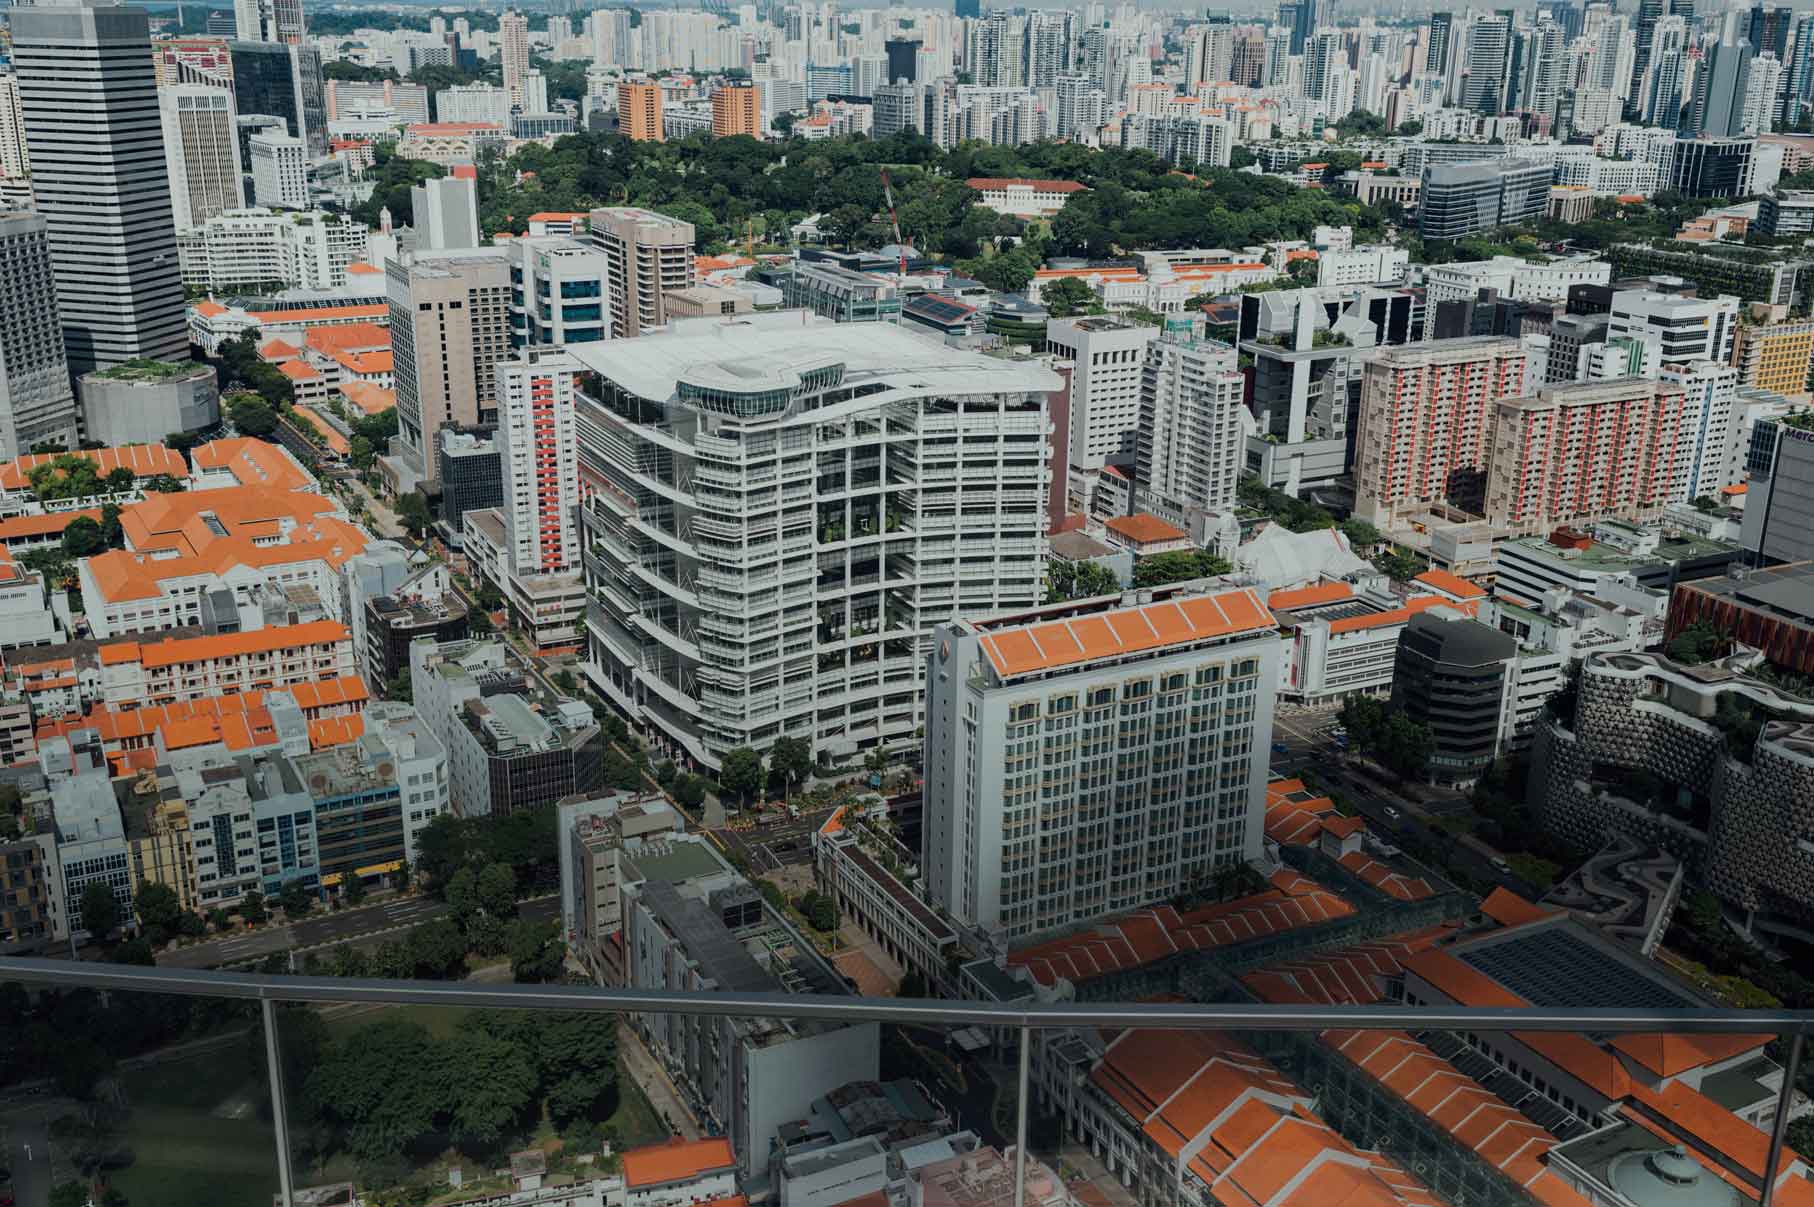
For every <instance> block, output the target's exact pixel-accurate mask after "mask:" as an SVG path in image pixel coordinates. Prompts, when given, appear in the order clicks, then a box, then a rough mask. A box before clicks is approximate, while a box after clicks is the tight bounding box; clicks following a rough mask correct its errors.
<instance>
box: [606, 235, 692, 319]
mask: <svg viewBox="0 0 1814 1207" xmlns="http://www.w3.org/2000/svg"><path fill="white" fill-rule="evenodd" d="M590 228H591V235H592V244H593V246H594V247H597V248H599V249H600V250H601V251H603V252H604V253H605V255H606V257H607V262H608V264H609V267H610V273H611V290H610V294H611V338H612V339H630V338H632V337H634V336H638V335H641V334H642V333H643V332H644V331H646V330H648V329H649V328H650V327H660V326H662V325H663V324H665V323H666V322H667V321H668V315H667V306H666V303H665V300H664V298H665V295H666V294H670V293H676V292H678V291H680V290H682V289H690V288H692V287H693V285H694V283H695V278H694V271H693V237H694V236H693V224H692V223H690V222H682V221H680V220H679V219H678V218H669V217H666V216H665V215H662V214H657V213H654V212H653V211H651V210H645V209H637V208H635V207H633V206H617V207H613V208H609V209H600V210H593V211H592V219H591V224H590Z"/></svg>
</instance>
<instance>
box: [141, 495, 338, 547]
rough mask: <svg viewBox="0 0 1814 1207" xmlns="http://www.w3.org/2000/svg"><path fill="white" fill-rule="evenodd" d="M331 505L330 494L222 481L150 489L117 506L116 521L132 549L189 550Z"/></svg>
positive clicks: (303, 520)
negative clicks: (215, 485)
mask: <svg viewBox="0 0 1814 1207" xmlns="http://www.w3.org/2000/svg"><path fill="white" fill-rule="evenodd" d="M335 510H336V504H335V503H334V501H333V500H332V499H329V498H327V497H326V496H323V495H318V494H314V493H312V492H308V491H290V490H280V489H275V488H273V487H270V486H264V485H258V486H228V487H222V488H219V489H215V490H191V491H183V492H181V493H177V494H154V495H151V496H149V497H147V498H145V499H142V500H141V501H139V502H137V503H134V504H132V505H130V506H128V507H125V508H123V509H122V510H121V511H120V525H121V527H122V528H123V529H124V530H125V533H126V541H127V545H128V547H129V548H130V549H131V550H132V551H133V552H134V553H151V552H174V553H177V554H181V555H189V556H194V555H196V554H199V553H201V552H202V551H203V550H205V549H207V548H208V547H209V546H210V545H213V544H216V543H218V542H219V541H221V540H227V539H232V538H235V537H241V538H246V539H260V540H266V539H270V538H272V537H278V536H281V535H283V533H284V530H285V529H286V528H287V527H293V526H297V525H303V524H307V523H309V522H310V521H312V520H315V519H317V518H319V517H322V516H329V515H333V514H334V513H335ZM210 520H212V521H213V522H212V523H210V522H209V521H210ZM223 530H224V531H225V533H226V535H225V536H224V537H223V536H222V535H221V533H222V531H223Z"/></svg>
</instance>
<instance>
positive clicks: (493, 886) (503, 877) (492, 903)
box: [478, 863, 516, 918]
mask: <svg viewBox="0 0 1814 1207" xmlns="http://www.w3.org/2000/svg"><path fill="white" fill-rule="evenodd" d="M478 898H479V907H480V908H481V909H483V910H484V911H485V912H486V913H488V914H490V915H491V916H492V917H494V918H514V917H516V873H515V872H513V871H511V870H510V865H509V864H507V863H488V864H486V865H485V870H484V871H482V872H480V873H479V878H478Z"/></svg>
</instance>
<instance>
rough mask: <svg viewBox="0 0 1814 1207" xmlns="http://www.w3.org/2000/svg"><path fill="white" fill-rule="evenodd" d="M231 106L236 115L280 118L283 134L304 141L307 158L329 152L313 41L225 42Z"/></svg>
mask: <svg viewBox="0 0 1814 1207" xmlns="http://www.w3.org/2000/svg"><path fill="white" fill-rule="evenodd" d="M227 45H228V52H229V55H230V57H231V61H232V65H233V66H232V71H233V108H234V109H235V110H236V111H238V113H239V114H240V116H241V117H250V116H254V115H268V116H270V117H281V118H282V119H283V120H284V125H285V126H287V127H288V130H287V133H288V134H290V135H291V136H292V137H295V138H300V139H302V140H303V141H304V142H305V143H307V144H308V148H309V158H311V159H321V158H323V157H324V156H326V155H327V153H328V111H327V90H326V88H325V86H324V85H323V82H322V78H321V52H320V51H318V50H316V49H315V48H314V47H313V46H282V45H279V44H277V43H272V42H229V43H228V44H227Z"/></svg>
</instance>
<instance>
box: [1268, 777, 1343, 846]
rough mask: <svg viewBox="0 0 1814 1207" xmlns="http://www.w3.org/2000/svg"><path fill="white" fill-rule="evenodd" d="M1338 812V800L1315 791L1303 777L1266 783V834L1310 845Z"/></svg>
mask: <svg viewBox="0 0 1814 1207" xmlns="http://www.w3.org/2000/svg"><path fill="white" fill-rule="evenodd" d="M1294 798H1295V799H1294ZM1335 815H1336V814H1335V802H1334V801H1332V800H1330V799H1329V798H1328V797H1326V796H1317V795H1315V794H1313V793H1311V791H1310V789H1308V788H1306V787H1305V786H1304V781H1303V780H1299V779H1289V780H1276V781H1274V782H1273V783H1270V784H1267V785H1266V837H1267V838H1270V839H1271V840H1272V841H1274V842H1276V843H1281V844H1283V845H1285V846H1294V847H1302V846H1309V845H1310V844H1311V843H1313V842H1315V841H1316V840H1317V836H1318V835H1320V834H1321V833H1322V832H1323V819H1324V818H1325V817H1334V816H1335Z"/></svg>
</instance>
